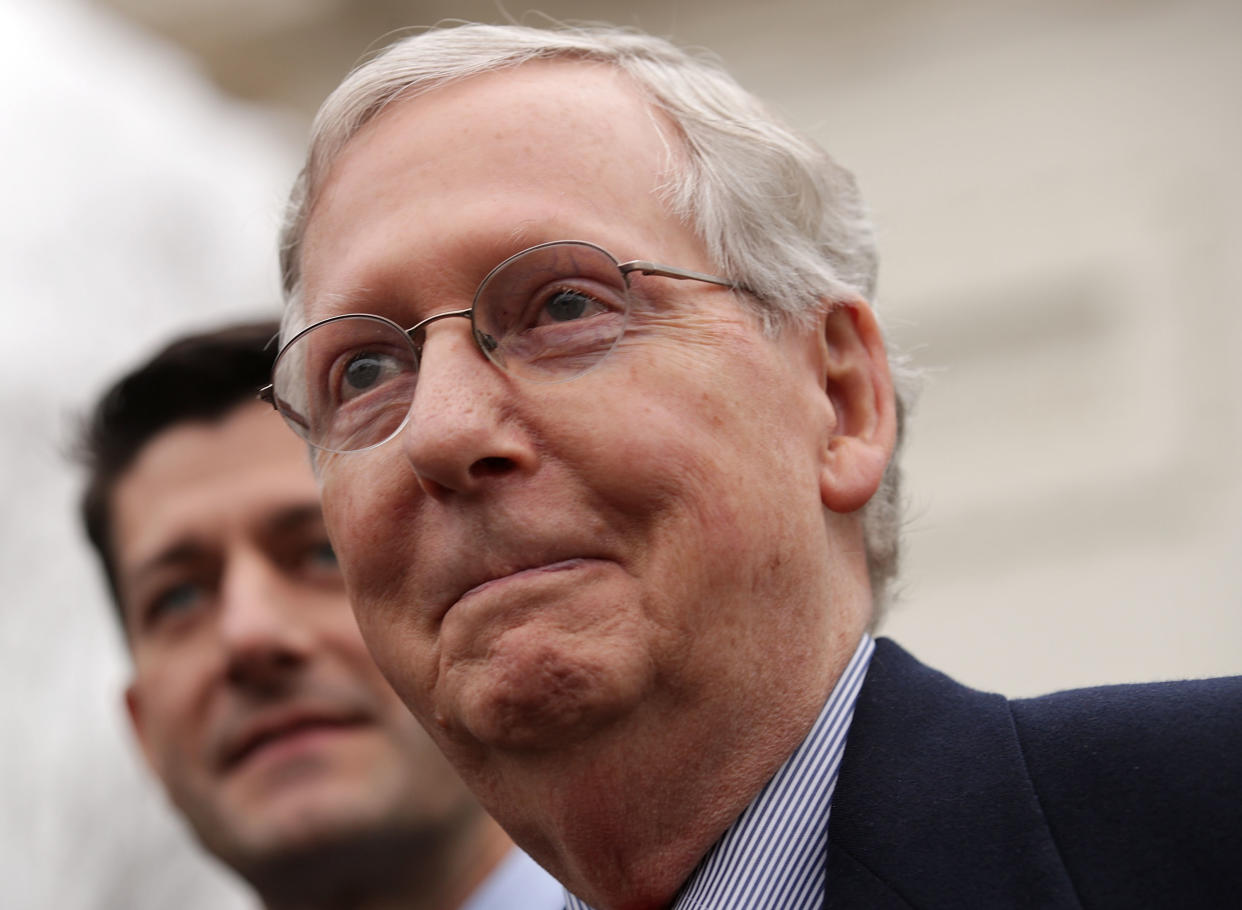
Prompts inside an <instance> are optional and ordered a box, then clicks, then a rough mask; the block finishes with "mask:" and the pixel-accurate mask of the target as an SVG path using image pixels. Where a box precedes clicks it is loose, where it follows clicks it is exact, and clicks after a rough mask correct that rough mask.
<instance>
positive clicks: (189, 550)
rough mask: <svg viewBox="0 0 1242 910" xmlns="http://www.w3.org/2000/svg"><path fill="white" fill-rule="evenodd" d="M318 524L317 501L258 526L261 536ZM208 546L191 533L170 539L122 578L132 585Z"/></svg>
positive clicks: (320, 517) (190, 559)
mask: <svg viewBox="0 0 1242 910" xmlns="http://www.w3.org/2000/svg"><path fill="white" fill-rule="evenodd" d="M322 524H323V511H322V510H321V509H320V507H319V503H317V502H314V503H310V502H308V503H298V504H296V505H291V506H286V507H284V508H280V509H277V510H276V512H275V513H274V514H273V515H271V516H269V517H267V518H266V519H264V521H263V523H262V525H261V526H260V527H261V530H262V533H264V534H265V535H272V536H279V535H282V534H288V533H291V532H293V531H299V530H303V529H304V528H306V527H309V526H316V527H317V526H320V525H322ZM208 549H209V548H208V547H205V546H204V545H203V544H202V543H200V542H199V541H198V540H197V539H195V537H194V536H193V535H192V534H191V535H188V536H186V537H183V538H180V539H178V540H175V541H173V542H172V543H170V544H169V545H168V546H166V547H164V548H163V549H161V550H158V551H157V552H156V553H155V554H154V555H153V556H150V557H148V558H147V559H144V560H142V561H141V562H139V563H138V565H137V566H135V567H134V569H133V570H132V571H128V572H125V573H124V576H125V580H126V582H127V583H128V585H130V586H133V585H135V584H138V583H140V582H142V581H145V580H146V578H147V577H149V576H150V575H153V574H154V573H156V572H158V571H161V570H163V569H167V568H169V567H170V566H179V565H185V564H186V563H191V562H194V561H195V560H198V559H201V558H202V557H203V555H204V554H205V553H206V552H207V551H208Z"/></svg>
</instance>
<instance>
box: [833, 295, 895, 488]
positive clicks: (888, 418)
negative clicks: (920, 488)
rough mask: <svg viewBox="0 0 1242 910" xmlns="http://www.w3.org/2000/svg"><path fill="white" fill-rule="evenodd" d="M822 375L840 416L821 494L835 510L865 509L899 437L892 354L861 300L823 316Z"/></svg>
mask: <svg viewBox="0 0 1242 910" xmlns="http://www.w3.org/2000/svg"><path fill="white" fill-rule="evenodd" d="M820 318H821V320H822V322H821V330H822V331H821V334H820V338H819V340H820V342H821V343H822V347H821V355H822V357H823V361H822V367H821V380H822V383H823V388H824V391H825V393H826V394H827V395H828V398H829V400H830V401H831V403H832V408H833V411H834V414H835V418H836V424H835V426H833V427H831V428H830V433H829V436H828V439H827V443H826V445H825V447H824V450H823V453H822V458H823V460H822V463H821V467H820V480H819V489H820V498H821V500H822V501H823V503H824V505H825V506H827V507H828V508H829V509H831V510H832V511H834V512H842V513H844V512H853V511H854V510H856V509H860V508H862V507H863V506H864V505H866V503H867V501H868V500H869V499H870V498H871V497H872V495H874V493H875V491H876V490H877V489H879V486H880V481H881V480H882V479H883V477H884V469H885V468H886V467H887V466H888V461H889V459H890V458H891V457H892V455H893V448H894V446H895V445H896V439H897V406H896V402H895V400H894V397H893V380H892V376H891V375H890V373H889V369H888V353H887V351H886V350H885V348H884V338H883V335H882V333H881V332H880V326H879V324H878V323H877V322H876V318H875V314H874V313H873V312H872V311H871V307H869V306H868V305H867V304H866V303H865V302H864V301H862V300H861V299H854V300H846V301H843V302H836V303H833V304H831V305H830V307H829V309H828V310H827V311H826V312H825V313H824V315H823V316H821V317H820Z"/></svg>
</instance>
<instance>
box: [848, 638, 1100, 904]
mask: <svg viewBox="0 0 1242 910" xmlns="http://www.w3.org/2000/svg"><path fill="white" fill-rule="evenodd" d="M825 907H826V908H838V907H839V908H842V910H844V908H858V907H867V908H919V910H930V908H941V907H943V908H955V910H956V908H961V907H1006V908H1022V907H1031V908H1035V907H1039V908H1061V907H1065V908H1071V907H1072V908H1077V907H1080V903H1079V901H1078V899H1077V897H1076V896H1075V894H1074V891H1073V888H1072V886H1071V884H1070V881H1069V878H1068V876H1067V874H1066V871H1065V868H1064V866H1063V864H1062V863H1061V860H1060V857H1059V856H1058V854H1057V851H1056V847H1055V845H1054V844H1053V841H1052V838H1051V835H1050V833H1049V831H1048V827H1047V823H1046V821H1045V820H1044V817H1043V814H1042V813H1041V811H1040V808H1039V803H1038V800H1037V798H1036V796H1035V792H1034V789H1033V788H1032V785H1031V782H1030V779H1029V777H1028V775H1027V773H1026V768H1025V763H1024V761H1023V758H1022V754H1021V751H1020V749H1019V745H1018V740H1017V737H1016V734H1015V733H1014V728H1013V721H1012V719H1011V716H1010V713H1009V705H1008V702H1007V701H1006V700H1005V699H1004V698H1003V697H1001V696H999V695H991V694H987V693H983V692H977V691H975V690H973V689H968V688H966V687H965V686H961V685H959V684H957V683H955V682H953V680H951V679H949V678H948V677H947V676H945V675H943V674H941V673H938V672H936V671H934V670H931V669H929V668H928V667H925V666H923V665H922V664H920V663H919V662H918V661H917V660H915V659H914V658H913V657H911V656H910V655H909V654H907V653H906V652H905V651H903V650H902V649H901V648H899V647H898V646H897V645H896V644H894V643H893V642H892V641H889V640H887V639H883V638H881V639H879V640H877V642H876V650H875V655H874V656H873V657H872V660H871V666H870V669H869V670H868V672H867V679H866V681H865V682H864V684H863V688H862V691H861V692H860V693H859V697H858V702H857V705H856V706H855V709H854V720H853V723H852V725H851V726H850V732H849V739H848V742H847V744H846V748H845V756H844V758H843V759H842V763H841V774H840V777H839V779H838V781H837V789H836V792H835V794H834V796H833V801H832V811H831V815H830V817H829V824H828V878H827V900H826V903H825Z"/></svg>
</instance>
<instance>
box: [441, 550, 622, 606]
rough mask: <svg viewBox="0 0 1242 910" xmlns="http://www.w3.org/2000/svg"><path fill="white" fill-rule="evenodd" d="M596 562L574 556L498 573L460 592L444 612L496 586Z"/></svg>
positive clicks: (595, 559)
mask: <svg viewBox="0 0 1242 910" xmlns="http://www.w3.org/2000/svg"><path fill="white" fill-rule="evenodd" d="M598 561H599V560H598V559H597V558H593V557H586V556H574V557H571V558H569V559H558V560H555V561H553V562H546V563H532V564H530V565H527V566H522V567H520V568H515V569H510V570H507V571H500V572H497V573H495V574H493V575H490V576H489V577H487V578H485V579H484V580H483V581H480V582H477V583H476V584H474V585H472V586H471V587H469V588H466V589H465V590H464V591H462V593H461V594H459V595H458V596H457V598H456V599H455V600H454V601H453V602H452V603H450V604H449V605H448V608H447V609H446V610H445V611H444V612H445V613H447V612H448V610H451V609H452V608H453V607H455V606H456V605H457V604H460V603H462V602H463V601H466V600H469V599H470V598H471V597H474V596H476V595H478V594H481V593H482V592H484V591H486V590H488V589H489V588H494V587H497V586H498V585H503V584H506V583H508V582H511V581H516V580H519V579H521V578H525V577H532V576H536V575H542V574H551V573H555V572H567V571H570V570H573V569H577V568H580V567H582V566H584V565H586V564H587V563H589V562H598Z"/></svg>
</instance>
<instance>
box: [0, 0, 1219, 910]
mask: <svg viewBox="0 0 1242 910" xmlns="http://www.w3.org/2000/svg"><path fill="white" fill-rule="evenodd" d="M528 2H531V3H533V2H534V0H506V3H505V5H504V6H502V5H501V4H500V3H498V2H452V3H450V2H447V0H443V2H433V3H419V2H396V0H95V2H88V0H40V2H38V3H35V2H29V0H0V70H2V71H3V78H2V79H0V86H2V87H0V111H2V112H3V121H2V122H3V129H4V142H3V151H2V152H0V156H2V157H0V161H2V162H3V166H2V167H0V199H3V208H4V215H3V217H0V288H2V289H3V290H2V293H3V307H4V310H3V313H4V322H3V329H4V330H3V332H0V350H2V352H3V356H2V357H0V370H2V371H3V382H0V396H2V403H0V408H2V411H0V413H2V414H3V416H4V419H5V430H4V432H3V434H0V459H2V460H0V478H2V480H0V482H2V483H3V484H4V488H3V489H4V503H5V506H6V508H5V510H4V518H3V522H2V524H0V571H2V573H3V574H2V577H3V580H4V584H5V586H6V588H7V590H8V592H9V594H8V597H7V603H6V604H5V605H4V607H3V608H2V609H0V674H2V677H0V678H2V682H3V686H4V688H3V693H4V694H3V707H4V718H5V722H4V727H3V730H4V733H3V736H4V741H3V743H2V744H0V905H2V906H4V907H6V908H27V907H29V908H53V907H54V908H60V910H73V908H83V910H86V908H137V910H146V908H151V910H156V908H170V907H176V908H183V910H184V908H189V910H193V908H234V907H236V908H241V907H246V906H248V902H247V898H246V897H245V893H244V892H243V890H242V889H241V888H240V887H239V886H238V885H236V884H235V883H234V882H233V880H232V879H231V878H229V877H228V876H227V875H226V874H225V873H223V872H222V871H220V870H219V868H218V867H216V866H214V865H213V864H212V863H210V862H209V861H207V860H204V859H202V858H200V857H199V856H198V854H197V853H196V851H194V849H193V848H192V847H191V846H190V844H189V840H188V838H187V836H186V835H185V833H184V832H183V830H182V829H181V827H180V825H179V824H178V823H177V822H176V821H175V820H174V819H173V817H172V816H171V815H170V813H169V812H168V811H167V810H166V809H165V808H164V806H163V802H162V797H161V796H160V795H159V793H158V792H156V791H155V789H154V788H153V787H152V786H151V785H150V784H149V783H148V782H147V780H146V777H145V774H144V772H143V770H142V769H141V768H140V767H139V766H138V759H137V755H136V751H135V749H134V747H133V745H132V743H131V742H130V739H129V735H128V731H127V730H126V728H125V727H124V723H123V715H122V710H121V699H120V691H121V687H122V685H123V683H124V680H125V676H126V672H127V664H126V658H125V655H124V651H123V649H122V645H121V640H120V637H119V635H118V634H117V630H116V628H115V627H114V622H113V618H112V615H111V608H110V606H109V604H108V602H107V600H106V597H105V592H104V589H103V586H102V583H101V579H100V577H99V575H98V573H97V570H96V567H95V565H94V564H93V562H92V561H91V559H90V558H89V556H88V554H87V552H86V549H85V544H84V542H83V540H82V537H81V534H80V532H79V530H78V527H77V521H76V511H75V509H76V497H77V495H78V490H79V486H80V475H79V473H78V472H77V470H76V469H73V468H72V467H70V466H69V465H68V464H67V463H66V461H65V458H64V452H65V450H66V448H67V445H68V442H69V440H70V439H71V438H72V433H73V428H74V418H75V415H77V414H79V413H81V412H82V411H83V409H84V408H85V407H86V406H87V405H88V404H89V403H90V401H91V400H92V398H93V397H94V396H95V395H96V394H97V393H98V391H99V390H100V388H101V386H102V384H103V383H104V382H105V381H109V380H111V379H112V378H113V377H114V376H115V375H116V374H117V372H118V371H120V370H121V369H124V368H127V367H128V366H129V365H130V364H131V363H132V362H133V361H134V360H135V359H136V358H137V357H139V356H143V355H145V354H147V353H148V352H150V351H151V350H152V349H153V348H154V347H155V346H156V345H158V344H160V343H162V342H163V341H164V340H166V339H167V338H168V337H170V336H171V335H172V334H175V333H180V332H182V331H184V330H186V329H189V328H196V327H204V326H208V325H211V324H213V323H215V322H216V321H218V320H220V319H224V318H241V317H246V316H250V315H257V314H262V313H275V312H276V309H277V300H278V290H277V281H276V267H275V254H274V247H275V241H274V232H275V228H276V224H277V220H278V214H279V210H280V206H281V202H282V199H283V195H284V193H285V191H286V190H287V188H288V186H289V184H290V182H291V181H292V179H293V176H294V174H295V172H296V169H297V167H298V166H299V163H300V156H301V154H302V151H303V142H304V137H305V133H306V128H307V125H308V120H309V118H310V116H311V115H312V113H313V111H314V109H315V107H316V106H317V105H318V103H319V101H320V100H322V98H323V96H324V95H325V94H326V93H327V92H328V91H329V90H330V89H331V88H332V87H333V86H334V85H335V84H336V83H337V82H338V81H339V79H340V78H341V77H342V76H343V75H344V74H345V73H346V72H347V71H348V70H349V68H350V67H351V66H352V65H353V63H354V62H355V61H356V60H357V59H358V58H359V57H360V56H361V55H362V54H364V53H365V52H366V51H368V50H370V49H375V48H377V47H380V46H382V45H383V44H384V43H386V38H385V36H391V33H393V32H394V31H395V30H399V29H402V28H404V27H408V26H413V25H427V24H433V23H436V22H438V21H441V20H444V19H447V18H450V17H451V18H461V19H477V20H487V21H504V20H505V19H516V20H518V21H523V22H528V23H536V24H537V23H539V22H541V21H544V20H543V18H542V17H541V16H540V15H537V14H534V13H532V12H530V10H531V9H532V8H537V9H538V10H541V11H542V13H544V14H547V15H549V16H552V17H554V18H558V19H596V20H606V21H611V22H614V23H618V24H624V25H634V26H638V27H641V28H643V29H645V30H647V31H651V32H655V33H658V34H662V35H665V36H668V37H670V38H672V39H674V40H675V41H677V42H678V43H681V44H688V45H696V46H704V47H707V48H710V49H711V50H713V51H715V52H716V53H717V54H718V55H719V56H720V57H721V58H722V59H723V60H724V62H725V63H726V65H727V66H728V68H729V69H730V70H731V71H732V72H733V73H734V74H735V75H736V76H737V77H738V78H739V80H740V81H741V82H742V83H743V84H744V85H746V86H748V87H749V88H751V89H753V90H754V91H756V92H757V93H758V94H760V95H761V96H763V97H765V98H766V99H768V100H769V101H770V102H771V103H772V105H773V106H774V107H775V108H776V109H777V110H779V111H781V112H782V113H783V114H784V115H785V116H786V117H787V118H788V119H789V120H791V121H793V122H795V123H796V124H798V125H800V126H801V127H803V128H805V129H806V130H808V131H809V132H810V133H811V134H812V135H814V136H815V137H816V138H817V139H818V140H819V141H820V142H821V143H822V144H823V145H824V146H825V147H826V148H828V149H829V150H830V151H831V152H832V153H833V154H834V155H835V156H836V157H837V158H838V159H839V160H841V161H842V162H843V163H844V164H846V165H847V166H849V167H851V168H852V169H853V170H854V171H855V172H856V173H857V174H858V175H859V177H860V180H861V182H862V185H863V189H864V191H865V193H866V194H867V196H868V198H869V199H870V202H871V205H872V208H873V214H874V216H875V220H876V223H877V226H878V229H879V237H880V245H881V254H882V266H881V280H880V294H879V300H878V304H879V308H880V311H881V313H882V316H883V318H884V321H885V323H886V325H887V327H888V330H889V333H890V335H891V337H892V338H893V339H895V340H896V342H897V343H898V344H899V345H900V346H901V347H903V348H904V349H906V350H907V351H908V352H910V353H911V354H912V356H913V357H914V360H915V362H916V363H917V364H918V365H920V366H922V367H924V368H925V369H927V370H928V378H927V381H926V385H925V388H924V392H923V395H922V399H921V402H920V404H919V407H918V409H917V411H916V413H915V415H914V418H913V421H912V423H911V427H910V433H909V437H908V447H907V451H906V456H905V463H906V465H907V477H908V480H907V487H906V492H907V499H908V502H909V509H908V527H907V531H906V536H905V546H906V549H905V567H904V570H903V573H902V590H901V597H900V600H899V601H898V603H897V604H896V606H895V607H894V608H893V610H892V611H891V613H890V615H889V617H888V619H887V621H886V623H885V625H884V627H883V629H882V631H883V632H886V633H887V634H891V635H893V636H894V637H896V638H898V639H899V640H901V641H902V642H903V643H904V644H905V645H906V646H907V647H909V648H910V649H911V650H913V651H914V652H915V653H916V654H917V655H918V656H920V657H922V658H923V659H924V660H926V661H928V662H930V663H933V664H935V665H937V666H938V667H940V668H942V669H944V670H946V671H948V672H950V673H952V674H954V675H955V676H957V677H958V678H959V679H961V680H962V681H964V682H967V683H970V684H972V685H976V686H979V687H983V688H990V689H996V690H999V691H1002V692H1005V693H1008V694H1013V695H1021V694H1032V693H1036V692H1041V691H1046V690H1049V689H1054V688H1064V687H1068V686H1075V685H1086V684H1092V683H1103V682H1118V681H1127V680H1137V679H1152V678H1172V677H1183V676H1200V675H1213V674H1222V673H1230V672H1232V673H1237V672H1242V475H1240V473H1239V464H1242V398H1240V396H1239V387H1240V385H1242V383H1240V382H1239V380H1242V366H1240V365H1239V363H1240V362H1242V361H1240V360H1239V357H1238V356H1237V353H1236V348H1237V346H1238V343H1239V341H1240V340H1242V306H1240V304H1242V181H1239V178H1238V173H1237V171H1238V167H1239V164H1238V162H1239V161H1242V5H1239V4H1238V3H1237V2H1236V0H1094V2H1091V0H1086V2H1081V0H1073V2H1072V0H1039V2H1034V0H1030V2H1026V0H1015V2H1009V3H1006V4H995V3H991V2H986V0H918V2H915V0H888V2H874V0H816V2H810V0H806V2H793V0H767V2H765V3H761V4H757V3H753V2H749V0H658V2H657V0H629V2H625V3H615V2H606V0H579V2H575V3H569V2H563V0H542V2H540V3H539V4H538V6H537V7H533V6H527V5H526V4H527V3H528ZM53 367H55V369H53Z"/></svg>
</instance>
